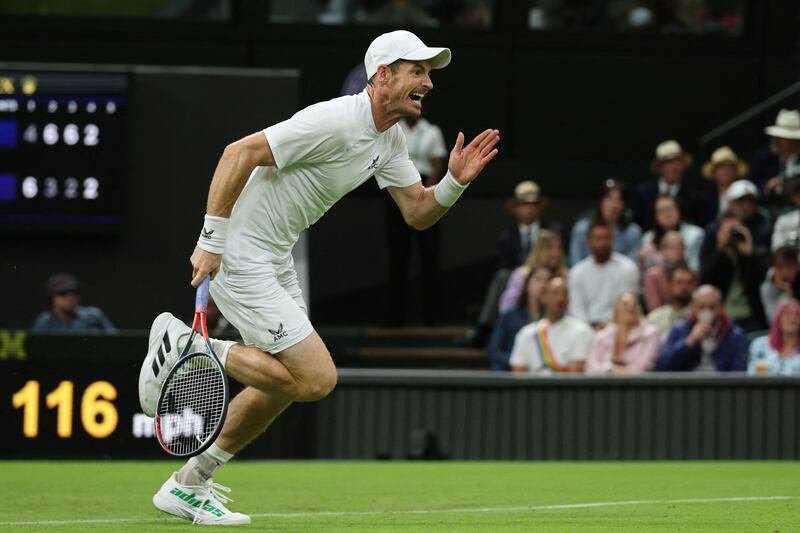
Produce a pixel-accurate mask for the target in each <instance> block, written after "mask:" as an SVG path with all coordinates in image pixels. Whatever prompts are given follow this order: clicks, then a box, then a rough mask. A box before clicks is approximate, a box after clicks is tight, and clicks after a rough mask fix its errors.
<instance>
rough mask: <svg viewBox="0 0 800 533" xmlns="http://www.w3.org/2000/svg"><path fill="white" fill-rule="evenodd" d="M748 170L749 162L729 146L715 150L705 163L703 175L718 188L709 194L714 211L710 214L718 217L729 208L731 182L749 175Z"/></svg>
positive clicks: (709, 202) (709, 205)
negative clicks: (728, 193) (727, 196)
mask: <svg viewBox="0 0 800 533" xmlns="http://www.w3.org/2000/svg"><path fill="white" fill-rule="evenodd" d="M747 170H748V166H747V163H745V162H744V161H742V160H741V159H739V156H737V155H736V152H734V151H733V150H731V148H730V147H729V146H721V147H719V148H717V149H716V150H714V153H713V154H711V159H709V160H708V161H707V162H706V163H705V164H704V165H703V177H704V178H705V179H707V180H709V181H711V182H713V183H714V185H716V190H715V191H712V192H711V193H710V195H709V196H710V197H709V201H708V207H709V209H711V211H713V213H709V214H710V215H712V216H713V217H716V216H717V215H718V214H719V213H724V212H725V211H727V210H728V200H727V198H726V196H725V193H726V192H727V191H728V188H729V187H730V186H731V183H733V182H734V181H736V180H740V179H742V178H744V177H745V176H747Z"/></svg>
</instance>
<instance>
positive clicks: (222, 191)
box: [206, 131, 275, 218]
mask: <svg viewBox="0 0 800 533" xmlns="http://www.w3.org/2000/svg"><path fill="white" fill-rule="evenodd" d="M274 165H275V159H274V157H273V156H272V150H271V149H270V146H269V142H268V141H267V138H266V136H265V135H264V133H263V132H260V131H259V132H256V133H253V134H252V135H248V136H247V137H244V138H243V139H239V140H238V141H236V142H234V143H231V144H229V145H228V146H226V147H225V151H223V152H222V157H220V158H219V163H217V168H216V170H215V171H214V177H213V178H212V179H211V188H210V189H209V192H208V207H207V208H206V212H207V213H208V214H209V215H212V216H217V217H223V218H230V216H231V211H233V204H235V203H236V200H237V199H238V198H239V195H240V194H241V192H242V189H244V186H245V184H246V183H247V178H249V177H250V174H251V173H252V172H253V170H255V168H256V167H265V166H274Z"/></svg>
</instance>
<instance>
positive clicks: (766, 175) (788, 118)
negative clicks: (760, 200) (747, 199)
mask: <svg viewBox="0 0 800 533" xmlns="http://www.w3.org/2000/svg"><path fill="white" fill-rule="evenodd" d="M764 133H766V134H767V135H768V136H769V137H770V143H769V147H768V148H761V149H759V150H756V152H755V154H754V155H753V159H752V161H751V165H750V168H751V171H750V180H751V181H752V182H753V183H755V184H756V185H758V187H759V188H760V189H761V190H762V192H763V193H764V195H765V197H766V200H767V202H768V203H776V200H777V199H778V198H783V194H784V183H783V182H784V180H785V179H786V178H788V177H791V176H794V175H795V174H798V173H800V111H798V110H796V109H792V110H789V109H781V110H780V111H778V116H777V117H775V124H773V125H772V126H767V127H766V128H764ZM775 197H778V198H775ZM777 203H782V204H785V203H786V202H785V201H784V202H777Z"/></svg>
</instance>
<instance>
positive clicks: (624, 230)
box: [569, 180, 642, 265]
mask: <svg viewBox="0 0 800 533" xmlns="http://www.w3.org/2000/svg"><path fill="white" fill-rule="evenodd" d="M625 205H626V204H625V187H624V186H623V184H622V183H621V182H619V181H615V180H606V182H605V183H604V184H603V190H602V193H601V197H600V205H599V206H598V207H597V210H595V211H594V212H592V213H591V214H589V215H588V216H585V217H582V218H580V219H579V220H578V221H577V222H576V223H575V225H574V226H572V233H571V235H570V241H569V261H570V264H571V265H575V264H577V263H579V262H580V261H582V260H584V259H586V258H587V257H588V256H589V248H588V247H587V246H586V234H587V233H588V231H589V226H590V225H591V224H592V222H596V221H599V222H604V223H605V224H607V225H608V226H609V227H611V228H613V230H614V251H615V252H617V253H620V254H623V255H627V256H628V257H630V258H631V259H635V258H636V254H637V253H638V251H639V245H640V241H641V237H642V229H641V228H640V227H639V226H638V225H637V224H636V223H634V222H632V221H631V216H630V213H629V212H628V211H627V210H626V209H625Z"/></svg>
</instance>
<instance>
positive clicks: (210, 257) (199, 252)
mask: <svg viewBox="0 0 800 533" xmlns="http://www.w3.org/2000/svg"><path fill="white" fill-rule="evenodd" d="M189 261H191V262H192V287H199V286H200V283H201V282H202V281H203V279H204V278H205V277H206V276H207V275H209V274H211V279H214V276H216V275H217V272H219V264H220V263H221V262H222V255H221V254H212V253H211V252H206V251H205V250H203V249H201V248H198V247H197V246H195V248H194V252H193V253H192V257H191V258H190V259H189Z"/></svg>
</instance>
